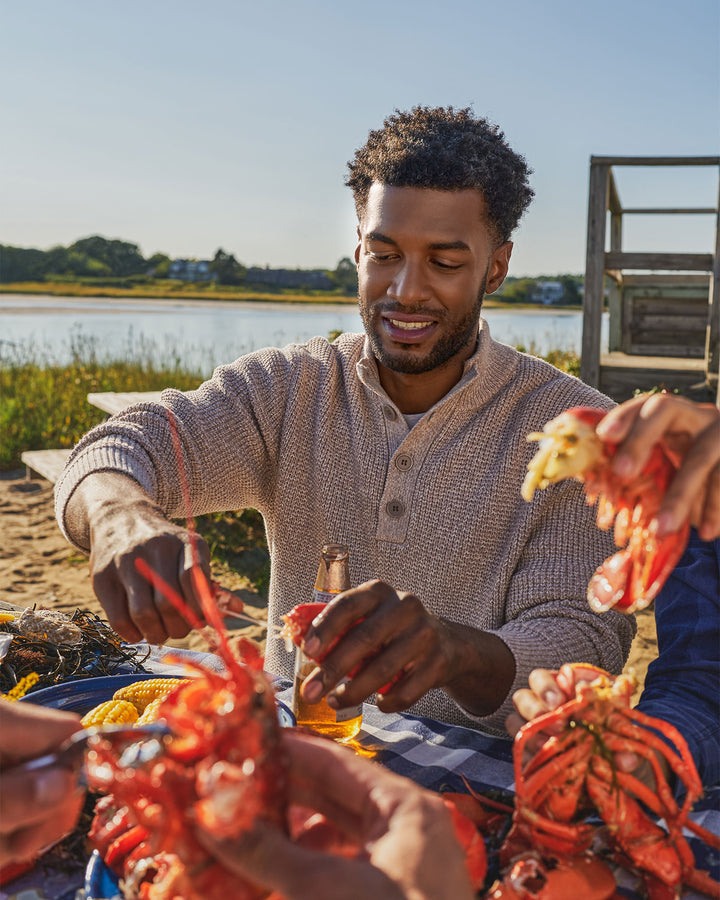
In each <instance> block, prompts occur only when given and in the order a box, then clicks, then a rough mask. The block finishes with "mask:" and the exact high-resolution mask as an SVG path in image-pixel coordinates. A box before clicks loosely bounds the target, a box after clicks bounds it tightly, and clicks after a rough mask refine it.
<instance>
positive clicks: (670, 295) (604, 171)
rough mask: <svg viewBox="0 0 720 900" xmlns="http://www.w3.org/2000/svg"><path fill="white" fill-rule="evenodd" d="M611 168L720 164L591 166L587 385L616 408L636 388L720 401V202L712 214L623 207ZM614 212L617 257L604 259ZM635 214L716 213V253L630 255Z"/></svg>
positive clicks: (611, 253)
mask: <svg viewBox="0 0 720 900" xmlns="http://www.w3.org/2000/svg"><path fill="white" fill-rule="evenodd" d="M614 166H716V167H717V166H720V157H716V156H702V157H688V156H685V157H652V156H651V157H632V156H631V157H609V156H592V157H591V158H590V196H589V201H588V230H587V258H586V266H585V289H584V290H585V293H584V297H583V336H582V360H581V368H580V377H581V378H582V380H583V381H585V382H586V383H587V384H589V385H592V386H593V387H596V388H598V389H599V390H600V391H602V392H603V393H605V394H608V395H609V396H610V397H612V398H613V399H615V400H617V401H622V400H626V399H628V398H629V397H631V396H632V395H633V393H634V391H635V389H639V390H649V389H651V388H653V387H660V386H662V387H665V388H667V389H668V390H677V391H679V392H680V393H683V394H686V395H688V396H692V397H695V398H696V399H702V400H708V399H711V400H714V401H715V402H718V400H720V389H719V387H718V367H719V366H720V212H719V210H720V198H719V199H718V203H717V205H716V206H713V207H702V208H686V209H682V208H641V209H640V208H636V209H623V207H622V205H621V203H620V197H619V195H618V192H617V187H616V184H615V178H614V177H613V167H614ZM608 211H609V212H610V241H609V244H610V249H609V250H608V251H606V249H605V245H606V223H607V218H608V217H607V213H608ZM631 214H632V215H637V214H646V215H657V214H664V215H674V214H683V215H688V214H704V215H707V214H714V216H715V252H714V253H631V252H626V251H623V249H622V223H623V216H625V215H631ZM633 271H634V272H642V273H643V274H632V272H633ZM648 273H649V274H648ZM681 273H682V274H681ZM605 276H609V280H610V287H609V291H608V309H609V315H610V328H609V340H608V353H607V354H603V353H601V346H600V325H601V319H602V309H603V300H604V294H605V291H604V287H605V281H606V278H605Z"/></svg>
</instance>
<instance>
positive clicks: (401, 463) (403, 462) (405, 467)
mask: <svg viewBox="0 0 720 900" xmlns="http://www.w3.org/2000/svg"><path fill="white" fill-rule="evenodd" d="M412 467H413V458H412V456H410V454H409V453H399V454H398V455H397V456H396V457H395V468H396V469H399V470H400V471H401V472H409V471H410V469H412Z"/></svg>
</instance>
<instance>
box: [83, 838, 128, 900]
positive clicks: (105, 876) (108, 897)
mask: <svg viewBox="0 0 720 900" xmlns="http://www.w3.org/2000/svg"><path fill="white" fill-rule="evenodd" d="M116 897H122V894H121V893H120V886H119V884H118V879H117V876H116V875H115V873H114V872H112V871H111V870H110V869H108V867H107V866H106V865H105V863H104V862H103V860H102V856H100V854H99V853H98V852H97V850H93V852H92V856H91V857H90V859H89V860H88V864H87V869H85V900H101V898H102V900H115V898H116Z"/></svg>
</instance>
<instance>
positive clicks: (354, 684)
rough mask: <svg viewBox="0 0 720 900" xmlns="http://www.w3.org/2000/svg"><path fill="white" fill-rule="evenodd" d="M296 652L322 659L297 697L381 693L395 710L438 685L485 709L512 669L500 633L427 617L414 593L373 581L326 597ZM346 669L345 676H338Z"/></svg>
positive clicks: (499, 696)
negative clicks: (348, 677) (325, 604)
mask: <svg viewBox="0 0 720 900" xmlns="http://www.w3.org/2000/svg"><path fill="white" fill-rule="evenodd" d="M338 638H339V640H337V639H338ZM336 640H337V644H336V645H335V646H333V643H334V642H335V641H336ZM329 647H332V650H331V651H330V652H329V653H327V649H328V648H329ZM303 650H304V651H305V654H306V655H307V656H308V657H310V658H317V657H320V658H322V663H321V665H320V667H319V668H318V669H315V671H314V672H312V673H311V674H310V675H309V676H308V677H307V678H306V679H305V681H304V683H303V686H302V691H303V696H304V697H305V699H306V700H307V701H308V702H309V703H316V702H317V701H318V700H320V698H321V697H323V696H325V695H327V699H328V703H329V704H330V706H333V707H335V708H341V707H345V706H355V705H357V704H359V703H361V702H362V701H363V700H365V699H366V698H367V697H369V696H370V695H371V694H373V693H376V692H378V691H380V693H379V694H378V697H377V705H378V707H379V708H380V709H381V710H382V711H383V712H396V711H398V710H401V709H407V707H408V706H411V705H412V704H413V703H415V701H416V700H418V699H419V698H420V697H422V696H423V695H424V694H426V693H427V692H428V691H429V690H431V689H432V688H443V689H444V690H446V691H447V692H448V693H449V694H451V696H453V697H454V698H455V699H457V701H458V702H459V703H461V704H463V705H464V706H465V707H466V708H468V709H472V710H473V711H476V712H477V713H478V714H479V715H484V714H487V713H490V712H493V711H494V710H495V709H497V707H498V706H499V705H500V703H502V701H503V700H504V699H505V696H506V695H507V691H508V690H509V688H510V685H511V684H512V679H513V677H514V671H515V668H514V666H515V664H514V658H513V656H512V654H511V652H510V650H509V649H508V648H507V646H506V645H505V644H504V643H503V641H501V640H500V638H498V637H496V636H495V635H490V634H487V633H485V632H481V631H477V630H475V629H472V628H467V627H465V626H460V625H457V624H456V623H453V622H450V621H448V620H447V619H443V618H440V617H439V616H434V615H432V614H431V613H429V612H428V611H427V610H426V609H425V607H424V606H423V605H422V603H421V602H420V600H419V599H418V598H417V597H416V596H415V595H414V594H410V593H407V592H406V591H396V590H395V589H394V588H392V587H391V586H390V585H389V584H386V583H385V582H383V581H378V580H375V581H367V582H365V584H361V585H360V586H359V587H356V588H351V589H350V590H349V591H345V592H344V593H343V594H341V595H340V596H339V597H337V598H335V599H334V600H333V601H331V603H329V604H328V606H327V608H326V609H325V610H324V611H323V612H322V613H321V614H320V616H318V618H317V619H315V621H314V623H313V625H312V626H311V627H310V629H309V630H308V632H307V635H306V636H305V641H304V643H303ZM324 653H327V655H326V656H324V655H323V654H324ZM478 669H483V671H482V672H480V671H478ZM485 669H486V670H487V671H484V670H485ZM351 673H352V675H351V679H350V681H342V679H343V678H345V677H346V676H349V675H350V674H351ZM483 675H484V676H485V677H484V678H483V677H482V676H483Z"/></svg>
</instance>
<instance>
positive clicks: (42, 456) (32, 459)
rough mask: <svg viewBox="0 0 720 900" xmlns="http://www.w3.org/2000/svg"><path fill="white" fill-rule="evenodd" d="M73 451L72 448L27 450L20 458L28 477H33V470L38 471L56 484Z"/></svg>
mask: <svg viewBox="0 0 720 900" xmlns="http://www.w3.org/2000/svg"><path fill="white" fill-rule="evenodd" d="M71 453H72V450H25V451H24V452H23V453H21V454H20V459H21V460H22V461H23V463H24V464H25V472H26V475H27V477H28V478H32V474H31V473H32V472H37V473H38V475H41V476H42V477H43V478H47V480H48V481H51V482H52V483H53V484H55V482H56V481H57V480H58V478H59V477H60V473H61V472H62V470H63V469H64V468H65V463H66V462H67V459H68V456H70V454H71Z"/></svg>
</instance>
